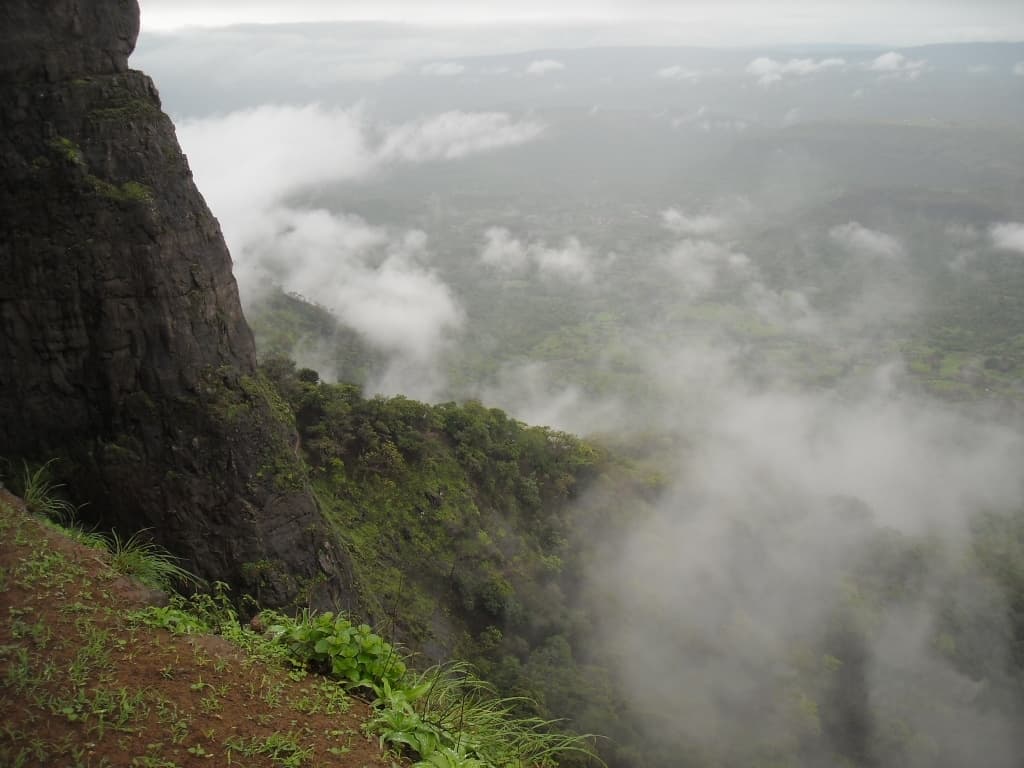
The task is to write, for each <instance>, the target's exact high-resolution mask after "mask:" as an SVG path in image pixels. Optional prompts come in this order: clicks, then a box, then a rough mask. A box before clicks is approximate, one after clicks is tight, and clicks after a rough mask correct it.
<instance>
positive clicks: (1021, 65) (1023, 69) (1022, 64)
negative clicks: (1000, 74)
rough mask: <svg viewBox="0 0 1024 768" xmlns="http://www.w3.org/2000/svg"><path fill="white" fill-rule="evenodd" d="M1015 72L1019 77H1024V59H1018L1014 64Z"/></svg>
mask: <svg viewBox="0 0 1024 768" xmlns="http://www.w3.org/2000/svg"><path fill="white" fill-rule="evenodd" d="M1013 74H1015V75H1016V76H1017V77H1024V61H1018V62H1017V63H1016V64H1014V65H1013Z"/></svg>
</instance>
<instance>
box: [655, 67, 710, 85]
mask: <svg viewBox="0 0 1024 768" xmlns="http://www.w3.org/2000/svg"><path fill="white" fill-rule="evenodd" d="M654 74H655V75H656V76H657V77H660V78H662V79H663V80H679V81H682V82H687V83H696V82H698V81H699V80H700V78H701V73H700V72H698V71H697V70H694V69H686V68H685V67H681V66H679V65H678V64H675V65H673V66H671V67H665V68H664V69H659V70H658V71H657V72H655V73H654Z"/></svg>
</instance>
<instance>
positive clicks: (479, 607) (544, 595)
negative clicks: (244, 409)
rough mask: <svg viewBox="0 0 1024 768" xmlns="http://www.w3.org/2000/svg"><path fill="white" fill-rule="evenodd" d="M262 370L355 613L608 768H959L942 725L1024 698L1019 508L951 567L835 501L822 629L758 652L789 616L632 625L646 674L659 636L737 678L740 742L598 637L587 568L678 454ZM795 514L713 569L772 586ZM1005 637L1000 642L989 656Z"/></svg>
mask: <svg viewBox="0 0 1024 768" xmlns="http://www.w3.org/2000/svg"><path fill="white" fill-rule="evenodd" d="M264 371H265V373H266V374H267V376H268V378H269V379H270V380H271V381H272V382H274V384H275V385H276V386H277V387H278V388H279V390H280V391H281V393H282V396H283V397H284V399H285V400H286V401H287V402H288V404H289V405H290V407H291V408H293V409H294V411H295V413H296V418H297V425H298V429H299V433H300V439H301V445H302V448H303V453H304V456H305V458H306V461H307V463H308V464H309V468H310V474H311V478H312V483H313V485H314V488H315V489H316V491H317V494H318V496H319V498H320V501H321V503H322V505H323V507H324V509H325V512H326V514H327V515H328V516H329V518H330V519H331V520H332V521H333V523H334V524H335V525H336V527H337V530H338V531H339V533H340V535H341V536H342V538H343V539H344V540H345V542H346V543H347V545H348V547H349V549H350V551H351V552H352V554H353V558H354V566H355V568H356V569H357V577H358V581H359V584H360V587H361V590H362V594H361V600H362V604H361V605H359V606H353V609H355V610H358V611H361V612H363V613H364V614H365V615H367V616H368V617H369V618H370V619H371V621H372V622H374V623H376V624H377V625H378V626H381V627H384V628H385V629H386V630H387V631H388V632H389V633H394V635H395V636H397V637H398V638H400V639H401V640H402V641H403V642H404V643H406V644H407V645H409V646H410V647H412V648H414V649H417V650H418V651H420V652H421V653H422V654H424V655H425V657H426V658H428V659H438V660H442V659H447V658H461V659H468V660H470V661H472V662H473V663H474V664H475V665H476V666H477V668H478V669H479V670H480V672H481V674H482V676H483V677H484V678H485V679H486V680H488V681H489V682H490V683H491V684H493V685H495V686H496V689H497V690H498V691H499V692H500V693H501V694H502V695H505V696H517V695H525V696H528V697H529V698H530V699H532V700H534V701H535V702H536V704H537V706H538V707H539V714H540V717H541V718H542V719H549V718H564V719H565V724H564V725H565V727H568V728H571V729H575V730H577V731H578V732H595V733H601V734H602V735H604V736H606V737H607V740H603V741H602V742H600V745H599V748H600V751H601V754H602V756H603V757H604V758H605V759H606V760H607V761H608V762H609V764H611V765H614V766H652V767H653V766H662V765H669V764H672V765H685V766H713V765H722V764H728V765H733V764H736V765H740V764H742V765H752V766H765V767H767V766H789V765H792V766H798V765H806V764H816V763H818V762H821V761H824V762H825V763H827V764H849V765H856V766H870V765H896V764H899V765H910V766H917V765H921V766H924V765H932V766H941V765H954V764H956V761H957V760H960V759H961V758H962V755H953V754H947V753H946V752H944V751H943V750H944V747H943V745H942V744H941V743H940V742H937V741H934V740H932V739H931V737H930V736H929V734H930V732H931V729H933V728H934V724H933V721H932V719H931V718H934V719H935V720H938V721H945V720H949V721H955V720H957V719H963V718H974V717H986V718H990V719H992V720H1000V719H1001V718H1002V719H1005V718H1012V717H1013V715H1014V713H1015V712H1019V711H1020V707H1021V706H1022V705H1024V652H1022V651H1021V648H1022V647H1024V620H1022V619H1021V616H1022V615H1024V610H1022V608H1021V605H1022V604H1021V596H1022V595H1024V575H1022V573H1024V571H1022V570H1021V569H1022V567H1024V526H1022V524H1021V523H1022V520H1024V512H1017V513H1015V514H1011V513H1009V512H1006V511H1003V512H998V513H997V512H990V513H988V514H986V515H983V516H980V517H978V518H977V519H976V520H975V525H974V527H973V528H972V532H971V535H972V542H973V543H972V547H971V549H970V550H969V552H968V554H967V555H966V556H964V557H960V556H953V555H952V554H951V552H952V551H953V550H956V549H958V547H957V546H955V545H952V544H951V543H950V542H944V541H942V540H940V539H937V538H931V537H928V536H922V537H914V536H910V535H907V534H901V533H897V532H896V531H893V530H891V529H887V528H884V527H881V526H879V525H878V524H877V523H875V522H874V521H873V518H872V515H871V514H870V511H869V510H867V509H866V508H864V507H863V505H862V504H858V503H856V502H853V501H846V502H839V501H837V502H835V509H834V510H826V512H827V514H828V515H834V516H835V524H834V526H833V534H834V536H836V537H838V538H837V541H839V540H841V541H842V547H843V549H842V551H843V552H844V554H843V556H842V557H843V562H842V563H841V564H840V571H839V573H840V577H839V578H838V580H831V579H830V580H829V581H827V582H823V583H822V584H821V585H819V586H818V587H817V591H816V592H815V598H814V602H815V604H820V605H822V606H831V607H830V608H828V611H827V613H826V614H825V615H824V616H823V617H822V621H821V622H820V625H819V627H818V629H817V630H816V631H815V632H814V633H813V634H812V635H810V636H808V635H795V634H794V635H792V636H788V637H787V635H786V632H785V630H783V634H782V635H781V636H780V637H776V638H775V639H774V640H769V638H771V637H772V636H773V635H778V633H779V627H778V626H777V624H778V621H779V617H778V616H775V615H773V614H771V612H770V611H767V610H764V611H762V610H760V609H759V608H758V607H757V606H756V603H755V604H753V605H751V606H747V607H746V608H745V607H744V606H745V603H744V601H743V600H739V601H733V603H732V606H731V608H727V607H726V606H727V604H726V605H723V607H722V610H724V611H725V614H724V615H723V617H722V618H723V619H724V620H725V621H724V625H723V624H720V623H718V620H716V622H715V623H710V624H708V625H707V626H692V627H689V628H688V630H687V631H686V632H685V633H684V634H683V635H681V636H678V637H675V638H671V639H664V638H662V639H659V640H655V639H654V637H653V636H651V637H648V638H647V640H646V641H645V640H644V637H645V636H646V633H647V632H648V629H647V628H646V627H642V626H635V627H633V628H632V630H631V632H632V633H633V634H634V635H635V646H634V647H633V650H632V651H631V652H633V653H635V654H637V658H638V659H642V658H643V657H644V656H645V655H646V654H647V653H648V650H645V642H646V643H655V642H657V643H664V642H671V643H674V646H673V647H674V648H675V649H676V654H677V656H678V658H679V659H680V664H681V665H686V666H692V667H693V668H694V669H695V670H698V671H699V670H701V669H702V668H705V667H706V669H707V670H709V671H710V672H709V674H710V673H711V672H713V671H714V670H719V669H720V670H721V672H720V675H721V677H722V681H723V685H724V686H725V687H724V688H723V696H725V694H724V691H727V690H728V684H726V683H725V682H724V681H725V680H726V679H728V677H730V676H732V675H739V676H740V678H741V679H742V680H743V681H744V682H743V684H742V685H741V686H740V690H745V691H747V693H746V694H745V695H743V696H740V697H738V698H737V699H736V700H735V701H733V702H732V703H731V704H729V705H728V706H732V707H734V709H735V711H734V712H733V713H732V715H733V717H741V718H743V720H744V721H745V722H748V723H749V727H748V729H747V732H746V733H745V734H744V737H743V738H742V739H737V738H735V735H734V734H733V735H730V733H728V732H726V731H721V733H720V735H718V736H715V735H713V734H715V733H719V730H718V729H719V728H720V727H721V726H720V725H716V726H715V727H714V728H711V729H708V733H706V734H695V733H694V731H693V726H692V725H690V724H688V723H685V722H682V723H681V721H678V720H677V719H676V718H678V717H680V716H681V715H680V714H679V712H676V711H675V710H674V709H673V708H680V707H681V708H682V710H681V711H685V710H687V709H689V708H691V707H692V706H693V705H695V703H697V702H694V701H693V700H692V697H694V696H699V695H703V693H704V690H703V689H700V688H696V689H695V690H696V691H698V693H688V692H687V691H685V690H677V689H672V690H670V691H668V692H666V691H662V690H656V689H643V688H642V687H641V688H640V690H643V691H644V692H643V693H642V694H640V693H638V687H639V686H641V684H640V683H639V682H638V681H637V680H630V679H628V678H624V677H623V676H622V675H623V674H624V673H623V670H624V669H629V665H626V666H625V667H623V665H622V664H621V663H619V662H616V661H615V660H614V659H613V657H612V656H611V655H609V654H611V653H613V652H614V651H613V649H614V648H615V643H605V642H602V640H603V639H604V638H605V636H606V635H608V634H609V633H611V634H617V635H618V636H620V637H621V636H624V635H625V634H626V632H625V631H624V630H623V628H622V627H616V626H611V625H609V624H608V621H609V619H608V616H609V615H616V614H615V612H614V611H612V612H609V611H608V610H607V607H608V603H607V601H609V600H613V599H614V596H613V595H610V594H604V593H602V591H601V590H600V589H594V588H592V587H591V588H590V589H587V590H584V589H583V586H584V583H585V579H584V576H583V574H584V571H585V568H586V567H587V566H588V564H589V567H590V569H591V573H592V571H593V567H594V564H595V563H601V562H603V561H606V560H608V561H610V560H612V559H614V558H613V553H614V548H615V546H616V542H617V541H621V540H624V539H625V538H626V536H625V533H626V532H627V531H628V530H630V529H631V528H635V527H637V526H639V525H640V524H641V523H643V522H644V521H645V520H646V519H647V517H648V516H649V515H650V514H651V509H652V506H653V504H654V503H655V502H656V501H657V500H658V499H659V496H660V494H661V492H662V481H661V480H660V478H661V476H662V474H661V473H662V472H663V471H664V470H665V467H663V466H659V458H658V457H659V455H660V454H662V453H664V454H666V455H677V454H678V452H679V446H678V445H675V444H671V445H668V444H666V445H661V447H660V448H659V442H658V441H657V440H656V439H655V438H652V437H650V436H647V437H644V438H638V439H636V440H635V441H632V442H631V441H630V440H629V439H625V438H620V439H619V440H618V442H617V444H616V445H615V452H614V454H613V453H611V452H610V451H609V450H608V449H607V448H603V447H601V446H599V445H597V444H596V443H594V442H588V441H584V440H580V439H578V438H574V437H572V436H570V435H566V434H563V433H559V432H556V431H552V430H549V429H545V428H537V427H528V426H526V425H523V424H521V423H519V422H517V421H515V420H514V419H511V418H509V417H508V416H507V415H506V414H504V413H503V412H501V411H499V410H497V409H489V408H485V407H484V406H482V405H480V404H479V403H476V402H472V401H471V402H468V403H466V404H464V405H456V404H453V403H446V404H442V405H437V406H430V405H425V404H422V403H417V402H414V401H411V400H408V399H405V398H402V397H396V398H380V397H377V398H369V399H367V398H364V397H362V396H361V395H360V392H359V389H358V388H357V387H355V386H353V385H348V384H325V383H322V382H320V380H319V377H318V376H317V374H316V373H315V372H313V371H311V370H308V369H303V370H296V369H295V367H294V365H293V364H291V363H289V362H287V361H284V360H281V359H273V360H270V361H268V362H267V364H266V365H265V366H264ZM625 456H630V457H631V458H630V459H629V460H627V459H626V458H623V457H625ZM808 512H809V510H792V511H790V512H788V513H780V514H779V515H768V516H763V515H752V516H751V517H750V519H748V520H746V521H744V522H742V523H740V521H739V520H737V525H740V526H741V527H739V528H737V530H736V531H735V532H734V533H733V534H730V538H729V539H728V540H727V541H725V542H723V544H722V546H723V551H722V553H721V555H720V556H721V558H722V561H723V562H722V564H720V567H721V568H722V569H723V570H724V571H726V572H730V571H732V572H735V573H736V574H737V578H749V576H743V577H740V576H739V574H744V573H749V570H750V567H749V561H750V560H751V559H752V558H753V559H754V560H755V561H757V562H761V561H763V563H764V565H763V567H764V568H765V569H766V570H765V571H764V572H763V574H762V576H763V578H764V580H765V582H766V583H776V584H780V583H781V584H785V583H786V582H785V579H786V578H787V577H786V565H785V564H784V563H782V562H778V561H776V562H773V561H772V560H771V559H770V558H769V557H768V554H767V553H768V551H769V550H770V549H771V547H772V546H773V544H772V542H775V541H783V540H785V539H786V537H788V536H792V535H794V533H796V532H798V531H799V530H800V528H799V526H800V524H801V520H803V519H805V517H804V516H805V515H806V514H808ZM733 561H735V564H733V565H730V563H732V562H733ZM663 586H664V585H649V586H648V588H649V589H654V590H660V589H662V588H663ZM793 587H794V588H805V587H800V586H799V585H798V584H796V583H794V585H793ZM734 588H735V589H741V590H748V591H749V590H754V589H756V586H755V585H754V584H748V585H746V586H743V584H742V583H740V584H739V586H736V587H734ZM641 592H642V590H641ZM740 594H742V592H741V593H740ZM730 610H731V616H730V615H729V611H730ZM620 615H621V614H620ZM625 615H628V611H626V612H625ZM910 616H936V617H939V618H938V619H936V620H935V621H934V622H933V623H932V624H930V625H922V626H921V627H919V628H917V629H913V632H917V633H920V634H921V635H923V637H924V638H925V639H924V645H925V647H926V648H927V649H928V650H927V655H926V657H923V658H915V659H914V660H913V663H909V664H907V665H906V666H905V667H898V666H896V667H890V666H885V665H884V664H883V667H879V666H878V664H879V663H880V662H879V659H881V658H884V657H877V655H876V654H875V653H874V650H873V649H877V648H878V647H880V646H881V645H884V644H886V643H892V642H895V641H894V640H893V639H892V637H893V635H894V634H895V635H897V636H899V635H900V633H901V632H904V631H906V632H910V631H911V629H906V630H901V629H900V626H901V625H902V624H904V623H905V622H906V621H908V619H907V617H910ZM666 620H670V619H668V618H666ZM322 621H327V620H326V619H322ZM723 626H724V629H723ZM346 631H353V628H352V627H348V628H347V629H346ZM650 631H652V632H653V631H654V629H651V630H650ZM917 636H918V635H915V637H917ZM1007 638H1010V642H1009V644H1008V647H1009V648H1011V649H1012V650H1011V651H1010V652H1009V653H1008V654H1007V653H1003V652H1001V651H999V652H998V653H997V650H998V649H999V648H1001V647H1002V645H1003V644H1004V641H1005V640H1006V639H1007ZM318 642H319V641H318ZM906 642H908V643H909V642H910V641H909V640H908V641H906ZM617 652H619V653H622V652H625V651H624V650H623V649H621V648H620V649H619V650H618V651H617ZM322 661H323V660H321V662H322ZM886 663H887V662H886ZM676 672H678V670H676ZM879 676H881V678H882V680H883V681H885V683H884V684H879V682H878V681H879ZM950 676H953V677H957V676H962V678H963V683H962V685H964V686H967V687H968V688H970V687H971V686H977V687H978V690H979V691H983V692H984V693H980V694H977V696H980V697H981V698H977V699H970V698H967V699H960V698H957V699H955V700H950V699H948V698H946V697H945V696H944V694H943V693H939V692H937V691H935V690H933V689H932V687H931V686H932V685H933V684H935V685H938V684H939V683H937V682H935V681H942V680H945V681H947V682H948V680H949V679H951V678H950ZM683 677H684V678H685V675H683ZM748 689H749V690H748ZM943 690H945V689H943ZM723 701H724V702H729V701H731V699H729V698H728V697H726V698H723ZM723 706H724V705H723ZM698 709H699V707H698ZM399 710H401V707H399ZM392 712H394V710H392ZM923 712H928V713H930V714H929V715H928V717H925V716H924V715H923V714H922V713H923ZM980 712H984V713H986V714H984V715H981V714H979V713H980ZM394 717H396V718H398V719H397V720H395V722H390V721H389V722H388V723H386V724H384V725H382V727H384V728H386V729H390V732H394V733H396V734H408V733H409V732H416V728H417V727H418V726H416V722H417V721H416V717H414V716H413V715H409V719H408V720H403V719H402V717H401V716H400V715H399V714H394ZM659 724H660V725H659ZM406 726H408V727H409V728H410V729H411V731H409V730H406ZM428 730H429V729H428ZM396 738H397V740H398V741H399V742H401V743H408V742H403V741H402V740H403V739H407V738H408V739H410V740H411V739H418V738H420V737H419V736H416V737H413V736H407V735H401V736H397V737H396ZM423 738H426V739H427V740H428V741H429V740H430V738H431V737H430V736H423ZM441 759H442V758H440V757H439V758H438V760H441ZM580 759H581V761H583V762H585V760H586V758H582V757H581V758H580ZM575 760H576V758H575V757H574V756H573V755H572V754H569V755H567V756H564V757H563V759H562V762H563V764H572V763H574V761H575ZM437 764H442V763H437Z"/></svg>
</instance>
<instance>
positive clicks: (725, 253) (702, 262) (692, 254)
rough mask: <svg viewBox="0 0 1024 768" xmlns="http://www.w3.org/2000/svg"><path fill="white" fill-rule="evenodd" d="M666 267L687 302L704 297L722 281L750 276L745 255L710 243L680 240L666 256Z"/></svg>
mask: <svg viewBox="0 0 1024 768" xmlns="http://www.w3.org/2000/svg"><path fill="white" fill-rule="evenodd" d="M665 266H666V267H667V269H668V270H669V272H670V273H671V274H672V275H673V276H674V277H675V279H676V280H677V281H678V284H679V286H680V288H682V290H683V291H684V293H686V294H687V295H688V296H689V297H690V298H699V297H701V296H704V295H705V294H707V293H708V292H709V291H711V290H713V289H714V288H716V287H717V286H718V284H719V281H720V280H721V279H722V278H724V277H734V278H748V277H750V276H751V275H752V274H753V272H752V266H751V263H750V259H749V258H748V257H747V256H746V255H745V254H742V253H737V252H735V251H733V250H732V249H731V248H729V247H728V246H726V245H722V244H720V243H716V242H712V241H710V240H692V239H685V240H682V241H681V242H679V243H677V244H676V245H675V246H673V247H672V249H671V250H670V251H669V252H668V254H667V255H666V257H665Z"/></svg>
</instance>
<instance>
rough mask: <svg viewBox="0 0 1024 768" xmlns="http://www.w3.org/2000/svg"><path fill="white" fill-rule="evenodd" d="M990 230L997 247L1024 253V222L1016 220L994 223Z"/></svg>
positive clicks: (993, 243)
mask: <svg viewBox="0 0 1024 768" xmlns="http://www.w3.org/2000/svg"><path fill="white" fill-rule="evenodd" d="M988 232H989V236H990V237H991V238H992V245H994V246H995V247H996V248H999V249H1000V250H1004V251H1017V252H1018V253H1024V224H1021V223H1019V222H1015V221H1011V222H1005V223H1002V224H993V225H992V226H991V227H990V228H989V231H988Z"/></svg>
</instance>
